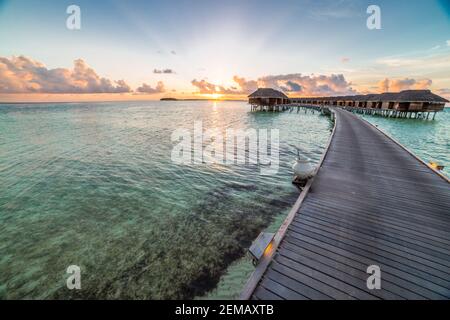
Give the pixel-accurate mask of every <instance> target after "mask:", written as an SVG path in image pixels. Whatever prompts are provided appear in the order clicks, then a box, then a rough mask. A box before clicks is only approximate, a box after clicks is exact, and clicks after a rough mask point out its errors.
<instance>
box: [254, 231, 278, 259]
mask: <svg viewBox="0 0 450 320" xmlns="http://www.w3.org/2000/svg"><path fill="white" fill-rule="evenodd" d="M274 236H275V234H274V233H270V232H261V233H260V234H259V236H258V237H257V238H256V240H255V241H253V243H252V245H251V246H250V248H249V249H248V252H249V253H250V255H251V257H252V260H253V264H254V265H257V264H258V261H259V260H260V259H261V258H262V257H263V256H265V255H268V254H270V252H271V251H272V249H273V244H272V242H273V238H274Z"/></svg>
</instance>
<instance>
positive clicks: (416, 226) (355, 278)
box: [247, 109, 450, 300]
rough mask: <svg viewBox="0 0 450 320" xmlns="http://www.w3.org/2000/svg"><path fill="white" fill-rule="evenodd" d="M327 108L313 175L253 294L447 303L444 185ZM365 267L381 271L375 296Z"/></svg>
mask: <svg viewBox="0 0 450 320" xmlns="http://www.w3.org/2000/svg"><path fill="white" fill-rule="evenodd" d="M334 112H335V115H336V125H335V130H334V134H333V138H332V140H331V142H330V144H329V146H328V149H327V153H326V155H325V157H324V158H323V161H322V162H321V167H320V170H319V171H318V173H317V175H316V177H315V178H314V180H313V182H312V184H311V185H310V187H309V188H308V192H307V193H306V196H305V195H303V199H302V201H301V204H300V206H299V208H298V210H297V209H296V210H297V211H294V212H296V214H295V215H293V218H292V219H290V220H289V226H288V227H287V231H285V232H284V233H283V238H280V239H282V240H280V242H279V244H278V247H277V251H276V252H274V254H273V256H271V257H272V260H271V262H270V263H265V267H267V269H265V272H264V271H263V272H261V271H259V274H261V275H262V277H261V278H260V279H259V282H255V280H254V279H253V280H252V281H251V282H252V283H254V284H256V288H255V289H254V291H253V295H252V297H253V298H255V299H274V298H283V299H365V300H369V299H390V300H395V299H450V189H449V183H448V180H446V179H444V178H442V177H441V176H439V175H438V174H436V173H435V172H434V171H433V170H431V169H430V168H429V167H427V166H426V165H425V164H424V163H422V162H421V161H419V160H418V159H417V158H416V157H414V156H413V155H411V154H410V153H409V152H407V151H406V150H405V149H404V148H403V147H402V146H400V145H399V144H397V143H396V142H395V141H393V140H392V139H389V138H388V137H387V136H386V135H385V134H384V133H382V132H381V131H379V130H378V129H377V128H375V127H374V126H372V125H370V124H368V123H367V122H365V121H363V120H362V119H360V118H359V117H357V116H355V115H354V114H351V113H349V112H347V111H345V110H341V109H335V110H334ZM284 228H286V226H284ZM369 265H378V266H380V268H381V289H379V290H369V289H368V288H367V286H366V280H367V278H368V277H369V274H367V273H366V270H367V267H368V266H369ZM256 281H257V280H256ZM249 283H250V281H249ZM247 291H248V290H247Z"/></svg>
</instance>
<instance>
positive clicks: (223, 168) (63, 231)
mask: <svg viewBox="0 0 450 320" xmlns="http://www.w3.org/2000/svg"><path fill="white" fill-rule="evenodd" d="M200 120H201V121H203V129H205V130H206V129H208V128H217V129H219V131H224V130H226V129H227V128H233V129H248V128H254V129H279V131H280V146H279V152H280V169H279V171H278V173H277V174H276V175H272V176H263V175H260V174H259V173H260V171H259V168H258V165H220V164H189V165H181V164H177V163H174V162H173V161H171V151H172V148H173V146H174V144H175V143H174V142H172V141H171V134H172V133H173V132H174V130H175V129H177V128H186V129H188V130H190V131H192V130H193V127H194V121H200ZM331 128H332V124H331V122H330V120H329V119H328V118H327V117H325V116H320V115H318V114H317V113H315V114H312V113H307V114H305V113H304V112H300V113H298V114H297V113H295V112H293V113H289V112H285V113H251V112H249V106H248V105H247V104H246V103H244V102H207V101H202V102H199V101H192V102H168V101H167V102H123V103H66V104H29V105H27V104H16V105H6V104H4V105H0V298H2V299H13V298H45V299H50V298H60V299H66V298H93V299H96V298H132V299H162V298H217V297H219V298H233V297H236V296H237V295H238V294H239V292H240V290H241V289H242V286H243V284H244V283H245V281H246V280H247V277H248V275H249V273H250V272H251V271H252V270H253V267H252V266H251V263H250V261H249V259H248V258H246V257H245V253H246V249H247V248H248V247H249V245H250V244H251V242H252V240H253V239H255V238H256V236H257V235H258V234H259V232H260V231H262V230H263V229H265V228H269V229H271V230H276V228H277V227H278V225H279V224H280V223H281V222H282V221H283V218H284V217H285V216H286V214H287V212H288V211H289V209H290V208H291V206H292V205H293V204H294V202H295V200H296V198H297V197H298V194H299V193H298V191H297V190H296V188H295V187H293V186H292V184H291V179H292V171H291V165H292V162H293V161H294V160H295V157H296V150H297V148H299V149H300V151H301V153H302V154H304V155H306V156H308V157H310V158H311V160H312V161H314V162H317V161H318V160H319V159H320V156H321V154H322V152H323V150H324V147H325V145H326V143H327V141H328V138H329V135H330V131H331ZM70 265H78V266H80V267H81V287H82V288H81V290H72V291H71V290H68V289H67V288H66V278H67V277H68V274H67V273H66V269H67V267H68V266H70Z"/></svg>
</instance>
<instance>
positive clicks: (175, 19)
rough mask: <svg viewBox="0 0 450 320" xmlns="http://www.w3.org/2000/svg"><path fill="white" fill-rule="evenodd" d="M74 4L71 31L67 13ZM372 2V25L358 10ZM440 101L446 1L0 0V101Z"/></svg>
mask: <svg viewBox="0 0 450 320" xmlns="http://www.w3.org/2000/svg"><path fill="white" fill-rule="evenodd" d="M71 4H75V5H78V6H79V7H80V8H81V30H69V29H68V28H67V27H66V19H67V17H68V16H69V15H68V14H67V13H66V8H67V7H68V6H69V5H71ZM371 4H375V5H378V6H379V7H380V8H381V23H382V29H381V30H369V29H368V28H367V26H366V20H367V17H368V16H369V14H367V13H366V9H367V7H368V6H369V5H371ZM258 86H259V87H274V88H278V89H281V90H283V91H285V92H286V93H287V94H288V95H289V96H314V95H344V94H353V93H355V94H356V93H368V92H382V91H399V90H403V89H424V88H429V89H431V90H432V91H434V92H435V93H437V94H440V95H442V96H445V97H447V98H449V97H450V1H448V0H442V1H439V0H428V1H423V0H413V1H411V0H410V1H402V0H389V1H381V0H380V1H379V0H375V1H363V0H361V1H348V0H340V1H336V0H330V1H314V0H292V1H284V0H277V1H263V0H259V1H257V0H227V1H213V0H209V1H205V0H195V1H192V0H189V1H188V0H186V1H180V0H178V1H171V0H169V1H168V0H164V1H121V0H115V1H114V0H111V1H79V0H71V1H62V0H58V1H57V0H54V1H49V0H40V1H22V0H11V1H8V0H6V1H4V0H0V101H4V102H6V101H86V100H133V99H146V100H148V99H160V98H161V97H177V98H226V99H234V98H235V99H242V98H245V97H246V96H247V95H248V94H249V93H250V92H251V91H252V90H254V89H256V88H257V87H258Z"/></svg>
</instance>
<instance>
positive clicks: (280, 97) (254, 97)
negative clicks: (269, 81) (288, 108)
mask: <svg viewBox="0 0 450 320" xmlns="http://www.w3.org/2000/svg"><path fill="white" fill-rule="evenodd" d="M248 103H249V104H251V105H253V106H274V105H277V104H287V103H289V98H288V96H287V95H285V94H284V93H283V92H281V91H278V90H275V89H272V88H259V89H258V90H256V91H255V92H253V93H252V94H250V95H249V96H248Z"/></svg>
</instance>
